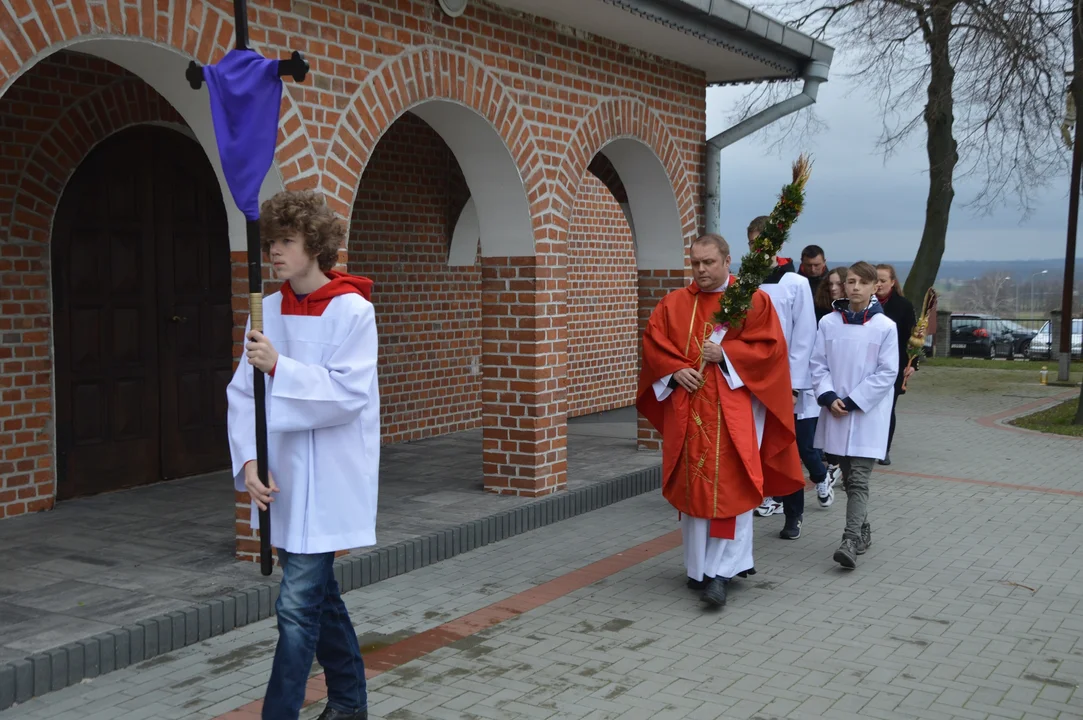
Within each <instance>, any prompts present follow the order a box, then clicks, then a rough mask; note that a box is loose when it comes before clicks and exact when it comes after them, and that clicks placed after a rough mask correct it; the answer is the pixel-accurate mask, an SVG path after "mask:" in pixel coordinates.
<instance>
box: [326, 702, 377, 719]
mask: <svg viewBox="0 0 1083 720" xmlns="http://www.w3.org/2000/svg"><path fill="white" fill-rule="evenodd" d="M316 720H369V711H368V709H365V710H358V711H357V712H342V711H341V710H335V709H334V708H333V707H331V706H330V705H328V706H327V707H325V708H324V709H323V712H322V713H320V716H319V717H318V718H316Z"/></svg>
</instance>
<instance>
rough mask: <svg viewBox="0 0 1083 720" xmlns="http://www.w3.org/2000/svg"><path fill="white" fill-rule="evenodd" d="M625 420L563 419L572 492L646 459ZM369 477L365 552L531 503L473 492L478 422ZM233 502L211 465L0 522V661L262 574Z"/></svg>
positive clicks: (230, 588)
mask: <svg viewBox="0 0 1083 720" xmlns="http://www.w3.org/2000/svg"><path fill="white" fill-rule="evenodd" d="M635 425H636V415H635V408H625V409H622V410H617V411H611V412H606V413H598V414H595V415H590V416H583V417H580V418H574V419H572V420H571V421H570V422H569V425H568V427H569V438H568V486H569V489H574V488H577V487H582V486H584V485H587V484H590V483H595V482H600V481H603V480H608V479H610V478H613V477H618V476H620V475H624V474H627V473H630V472H634V471H636V470H640V469H642V468H645V467H651V466H654V465H657V464H658V463H659V462H660V454H659V453H654V452H639V451H637V449H636V443H635V436H636V427H635ZM380 473H381V478H380V479H381V483H380V507H379V517H378V519H377V539H378V543H379V544H378V545H377V546H376V547H386V546H389V545H394V544H395V543H398V542H401V541H403V540H406V539H409V538H412V537H417V536H420V535H424V534H426V533H431V532H434V531H437V530H442V529H444V528H447V527H450V526H454V525H457V524H459V523H463V522H466V521H469V520H475V519H478V518H482V517H486V516H489V515H492V514H494V513H498V512H501V511H503V510H507V509H510V508H513V507H517V506H520V505H523V504H525V503H529V502H531V501H532V500H533V499H532V498H526V497H516V496H498V495H492V494H489V493H485V492H483V490H482V479H481V478H482V472H481V431H480V430H476V431H467V432H462V433H455V434H452V435H446V436H442V437H436V438H430V439H427V440H422V441H418V442H413V443H404V444H401V445H392V446H388V447H385V448H384V449H383V451H382V453H381V463H380ZM233 502H234V501H233V485H232V483H231V482H230V479H229V477H228V475H227V474H225V473H216V474H213V475H207V476H202V477H196V478H186V479H183V480H177V481H173V482H166V483H159V484H157V485H153V486H149V487H143V488H137V489H134V490H126V491H122V492H116V493H107V494H103V495H98V496H94V497H88V498H81V499H78V500H73V501H68V502H63V503H60V504H58V506H57V509H56V510H54V511H52V512H48V513H39V514H36V515H28V516H25V517H18V518H14V519H11V520H5V521H3V522H0V548H3V551H2V552H0V666H2V665H3V664H4V663H5V662H10V661H15V660H22V659H23V658H25V657H27V656H28V655H31V654H32V653H35V652H40V651H45V650H49V649H51V648H54V647H58V646H61V645H64V644H66V643H70V642H75V641H78V640H81V639H83V638H87V637H91V636H93V635H96V634H98V633H103V632H108V631H110V630H116V629H118V628H120V627H122V626H125V625H130V624H132V623H135V622H138V621H140V620H143V619H146V618H150V617H152V616H155V615H162V614H166V613H168V612H171V611H175V610H179V609H182V608H185V607H188V606H191V605H192V604H194V603H198V602H201V601H206V600H209V599H212V598H217V597H221V596H223V595H228V594H231V593H234V592H237V591H240V590H243V589H245V588H249V587H253V586H256V585H260V584H263V583H265V582H267V579H266V578H263V577H262V576H261V575H260V573H259V566H258V565H256V564H254V563H250V562H239V561H237V560H236V559H235V558H234V555H233V549H234V536H235V533H234V528H233V515H234V504H233ZM373 549H374V548H371V547H370V548H363V549H362V550H361V551H360V552H370V551H371V550H373ZM278 572H279V571H278V570H276V571H275V574H274V575H273V576H272V578H274V579H277V578H278V577H280V576H279V574H278Z"/></svg>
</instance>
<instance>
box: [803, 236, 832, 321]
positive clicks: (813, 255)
mask: <svg viewBox="0 0 1083 720" xmlns="http://www.w3.org/2000/svg"><path fill="white" fill-rule="evenodd" d="M798 272H799V273H801V274H802V275H804V276H805V277H806V278H808V286H809V289H810V290H812V295H813V297H815V296H816V292H817V291H818V290H819V289H820V285H821V284H823V281H824V280H825V279H826V278H827V260H826V259H825V258H824V249H823V248H822V247H820V246H819V245H809V246H807V247H806V248H805V249H804V250H802V251H801V268H800V269H799V270H798ZM817 319H819V318H817Z"/></svg>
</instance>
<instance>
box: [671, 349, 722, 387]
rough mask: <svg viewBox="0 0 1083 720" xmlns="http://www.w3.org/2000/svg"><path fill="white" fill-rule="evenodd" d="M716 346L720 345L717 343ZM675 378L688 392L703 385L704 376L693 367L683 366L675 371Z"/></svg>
mask: <svg viewBox="0 0 1083 720" xmlns="http://www.w3.org/2000/svg"><path fill="white" fill-rule="evenodd" d="M715 347H718V346H717V345H716V346H715ZM673 379H674V380H676V381H677V384H678V385H680V386H681V387H683V388H684V389H685V390H687V391H688V392H690V393H691V392H695V391H696V390H699V388H700V386H701V385H703V376H702V375H700V374H699V373H698V372H696V371H695V370H693V369H692V368H681V369H680V370H678V371H677V372H675V373H673Z"/></svg>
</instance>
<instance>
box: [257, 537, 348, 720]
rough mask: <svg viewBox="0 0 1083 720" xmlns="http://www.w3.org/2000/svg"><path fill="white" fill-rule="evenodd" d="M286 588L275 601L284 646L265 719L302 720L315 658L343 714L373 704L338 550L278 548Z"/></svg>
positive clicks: (280, 646) (331, 697)
mask: <svg viewBox="0 0 1083 720" xmlns="http://www.w3.org/2000/svg"><path fill="white" fill-rule="evenodd" d="M278 558H279V560H280V561H281V563H282V565H283V569H282V588H281V590H280V592H279V595H278V602H277V603H275V612H277V613H278V647H276V648H275V658H274V664H273V665H272V666H271V681H270V682H269V683H268V684H267V695H266V697H265V698H264V700H263V720H297V717H298V716H299V715H300V713H301V706H302V704H303V703H304V700H305V685H306V684H307V682H308V675H309V671H310V670H311V669H312V659H313V657H315V659H317V660H319V662H320V665H321V666H322V667H323V670H324V676H325V677H326V679H327V704H328V705H329V706H330V707H333V708H334V709H335V710H341V711H342V712H359V711H361V710H363V709H365V708H366V707H368V692H367V690H366V687H365V664H364V662H363V661H362V660H361V648H360V647H359V646H358V644H357V633H356V632H354V629H353V624H352V623H351V622H350V616H349V614H348V613H347V612H346V606H345V605H344V604H343V602H342V596H341V595H340V594H339V589H338V581H337V580H335V574H334V572H332V566H333V564H334V562H335V554H334V553H321V554H318V555H301V554H297V553H289V552H286V551H285V550H282V549H279V550H278Z"/></svg>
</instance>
